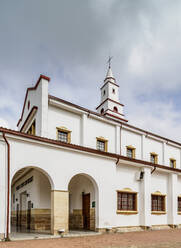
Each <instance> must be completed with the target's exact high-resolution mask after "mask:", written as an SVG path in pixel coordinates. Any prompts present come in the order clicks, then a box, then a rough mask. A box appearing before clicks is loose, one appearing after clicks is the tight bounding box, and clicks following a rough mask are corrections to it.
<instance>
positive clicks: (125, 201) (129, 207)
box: [117, 192, 137, 211]
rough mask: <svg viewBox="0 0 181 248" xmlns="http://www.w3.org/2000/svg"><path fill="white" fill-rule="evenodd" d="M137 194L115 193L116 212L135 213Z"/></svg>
mask: <svg viewBox="0 0 181 248" xmlns="http://www.w3.org/2000/svg"><path fill="white" fill-rule="evenodd" d="M136 202H137V193H131V192H117V204H118V205H117V210H118V211H119V210H123V211H137V203H136Z"/></svg>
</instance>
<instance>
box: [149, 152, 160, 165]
mask: <svg viewBox="0 0 181 248" xmlns="http://www.w3.org/2000/svg"><path fill="white" fill-rule="evenodd" d="M150 162H151V163H153V164H158V154H156V153H154V152H151V153H150Z"/></svg>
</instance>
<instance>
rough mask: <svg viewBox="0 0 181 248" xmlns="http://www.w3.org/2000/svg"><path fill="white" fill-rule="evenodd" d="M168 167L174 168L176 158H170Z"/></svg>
mask: <svg viewBox="0 0 181 248" xmlns="http://www.w3.org/2000/svg"><path fill="white" fill-rule="evenodd" d="M170 167H172V168H176V160H175V159H173V158H170Z"/></svg>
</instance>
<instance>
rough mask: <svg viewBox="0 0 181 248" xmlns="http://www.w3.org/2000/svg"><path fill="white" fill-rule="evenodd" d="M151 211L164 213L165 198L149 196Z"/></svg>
mask: <svg viewBox="0 0 181 248" xmlns="http://www.w3.org/2000/svg"><path fill="white" fill-rule="evenodd" d="M151 211H153V212H165V196H164V195H154V194H152V195H151Z"/></svg>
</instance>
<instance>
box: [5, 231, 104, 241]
mask: <svg viewBox="0 0 181 248" xmlns="http://www.w3.org/2000/svg"><path fill="white" fill-rule="evenodd" d="M100 234H101V233H98V232H93V231H86V230H81V231H79V230H71V231H69V233H67V234H64V235H58V236H54V235H52V234H48V233H47V234H46V233H34V232H27V231H24V232H23V231H21V232H15V231H14V232H12V233H11V234H10V240H11V241H18V240H34V239H55V238H60V237H66V238H69V237H84V236H94V235H100Z"/></svg>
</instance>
